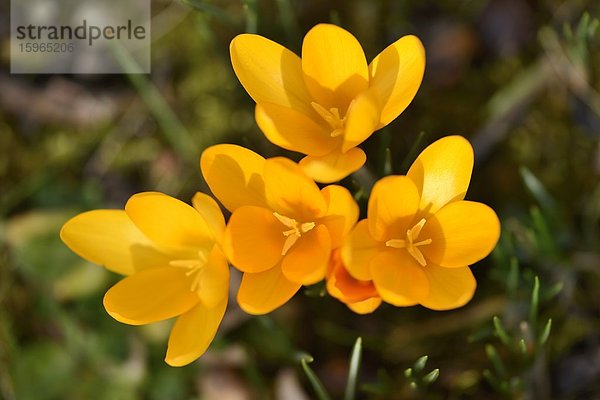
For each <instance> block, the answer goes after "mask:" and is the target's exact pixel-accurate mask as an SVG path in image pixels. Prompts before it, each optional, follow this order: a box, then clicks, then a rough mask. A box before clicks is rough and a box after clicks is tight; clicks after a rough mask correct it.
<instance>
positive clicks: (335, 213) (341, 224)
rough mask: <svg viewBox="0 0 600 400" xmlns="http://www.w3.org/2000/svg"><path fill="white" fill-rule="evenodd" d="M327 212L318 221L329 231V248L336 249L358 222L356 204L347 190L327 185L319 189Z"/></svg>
mask: <svg viewBox="0 0 600 400" xmlns="http://www.w3.org/2000/svg"><path fill="white" fill-rule="evenodd" d="M321 193H323V197H325V202H326V203H327V211H326V212H325V216H324V217H323V218H321V219H320V220H319V223H320V224H323V225H325V226H326V227H327V229H328V230H329V236H330V237H331V248H333V249H336V248H338V247H340V246H341V245H342V244H343V243H344V239H345V237H346V236H347V235H348V233H350V230H351V229H352V227H354V225H355V224H356V221H357V220H358V213H359V210H358V204H356V201H355V200H354V197H352V194H351V193H350V191H348V189H346V188H345V187H342V186H338V185H329V186H326V187H324V188H323V189H321Z"/></svg>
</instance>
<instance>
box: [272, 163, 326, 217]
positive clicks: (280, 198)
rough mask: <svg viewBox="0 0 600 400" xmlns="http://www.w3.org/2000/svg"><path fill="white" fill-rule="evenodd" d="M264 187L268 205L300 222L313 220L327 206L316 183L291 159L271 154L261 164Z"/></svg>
mask: <svg viewBox="0 0 600 400" xmlns="http://www.w3.org/2000/svg"><path fill="white" fill-rule="evenodd" d="M264 177H265V189H266V193H267V200H268V201H269V204H270V206H271V208H272V209H273V210H274V211H277V212H278V213H279V214H281V215H284V216H286V217H290V218H294V219H296V220H298V221H299V222H314V218H318V217H320V216H321V215H323V214H324V213H325V211H326V209H327V204H325V199H324V198H323V195H322V194H321V191H320V190H319V187H318V186H317V184H316V183H315V182H314V181H313V180H312V179H310V178H309V177H308V176H307V175H306V174H305V173H304V171H303V170H302V168H300V167H299V166H298V164H296V163H294V162H293V161H291V160H288V159H287V158H283V157H275V158H270V159H268V160H266V161H265V167H264Z"/></svg>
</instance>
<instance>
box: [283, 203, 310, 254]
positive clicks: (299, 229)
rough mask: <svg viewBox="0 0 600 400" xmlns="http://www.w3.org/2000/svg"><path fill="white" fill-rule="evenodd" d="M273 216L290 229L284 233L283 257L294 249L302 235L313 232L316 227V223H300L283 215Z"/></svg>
mask: <svg viewBox="0 0 600 400" xmlns="http://www.w3.org/2000/svg"><path fill="white" fill-rule="evenodd" d="M273 216H275V218H277V220H278V221H279V222H281V223H282V224H283V225H284V226H285V227H287V228H290V229H287V230H285V231H283V232H282V233H283V236H285V238H286V239H285V242H284V243H283V248H282V249H281V255H282V256H285V255H286V254H287V252H288V251H289V250H290V249H291V248H292V246H293V245H294V244H295V243H296V242H297V241H298V239H300V237H302V234H304V233H307V232H309V231H311V230H312V229H313V228H314V227H315V223H314V222H304V223H299V222H298V221H296V220H295V219H293V218H290V217H286V216H285V215H281V214H279V213H276V212H274V213H273Z"/></svg>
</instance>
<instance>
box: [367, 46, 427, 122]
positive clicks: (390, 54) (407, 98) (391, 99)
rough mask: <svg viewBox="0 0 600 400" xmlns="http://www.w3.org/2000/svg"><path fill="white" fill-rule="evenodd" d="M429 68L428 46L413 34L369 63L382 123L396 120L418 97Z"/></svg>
mask: <svg viewBox="0 0 600 400" xmlns="http://www.w3.org/2000/svg"><path fill="white" fill-rule="evenodd" d="M424 72H425V49H424V48H423V44H422V43H421V41H420V40H419V39H418V38H417V37H415V36H412V35H408V36H404V37H402V38H400V39H398V40H397V41H396V42H394V43H392V44H391V45H389V46H388V47H387V48H386V49H385V50H383V51H382V52H381V53H380V54H379V55H378V56H377V57H375V59H373V61H372V62H371V64H370V65H369V87H370V88H371V89H373V90H374V91H375V93H376V94H377V97H378V98H379V102H380V105H381V117H380V127H383V126H385V125H387V124H389V123H390V122H392V121H393V120H394V119H395V118H396V117H397V116H398V115H400V113H401V112H402V111H404V109H405V108H406V107H407V106H408V105H409V104H410V102H411V101H412V99H413V98H414V97H415V94H416V93H417V90H418V89H419V86H421V81H422V80H423V73H424Z"/></svg>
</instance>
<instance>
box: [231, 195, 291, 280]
mask: <svg viewBox="0 0 600 400" xmlns="http://www.w3.org/2000/svg"><path fill="white" fill-rule="evenodd" d="M285 229H289V228H286V227H285V226H284V225H283V224H282V223H281V222H279V221H278V220H277V218H275V216H274V215H273V213H272V212H271V211H269V210H267V209H265V208H261V207H254V206H246V207H240V208H238V209H237V210H235V211H234V213H233V214H232V215H231V217H230V218H229V223H228V224H227V228H226V229H225V237H224V239H223V250H224V252H225V255H226V256H227V258H228V259H229V261H230V262H231V263H232V264H233V265H234V266H235V267H236V268H237V269H239V270H240V271H243V272H252V273H256V272H262V271H266V270H268V269H270V268H272V267H273V266H274V265H275V264H277V263H278V262H279V260H281V251H282V249H283V245H284V243H285V236H284V235H283V231H284V230H285Z"/></svg>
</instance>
